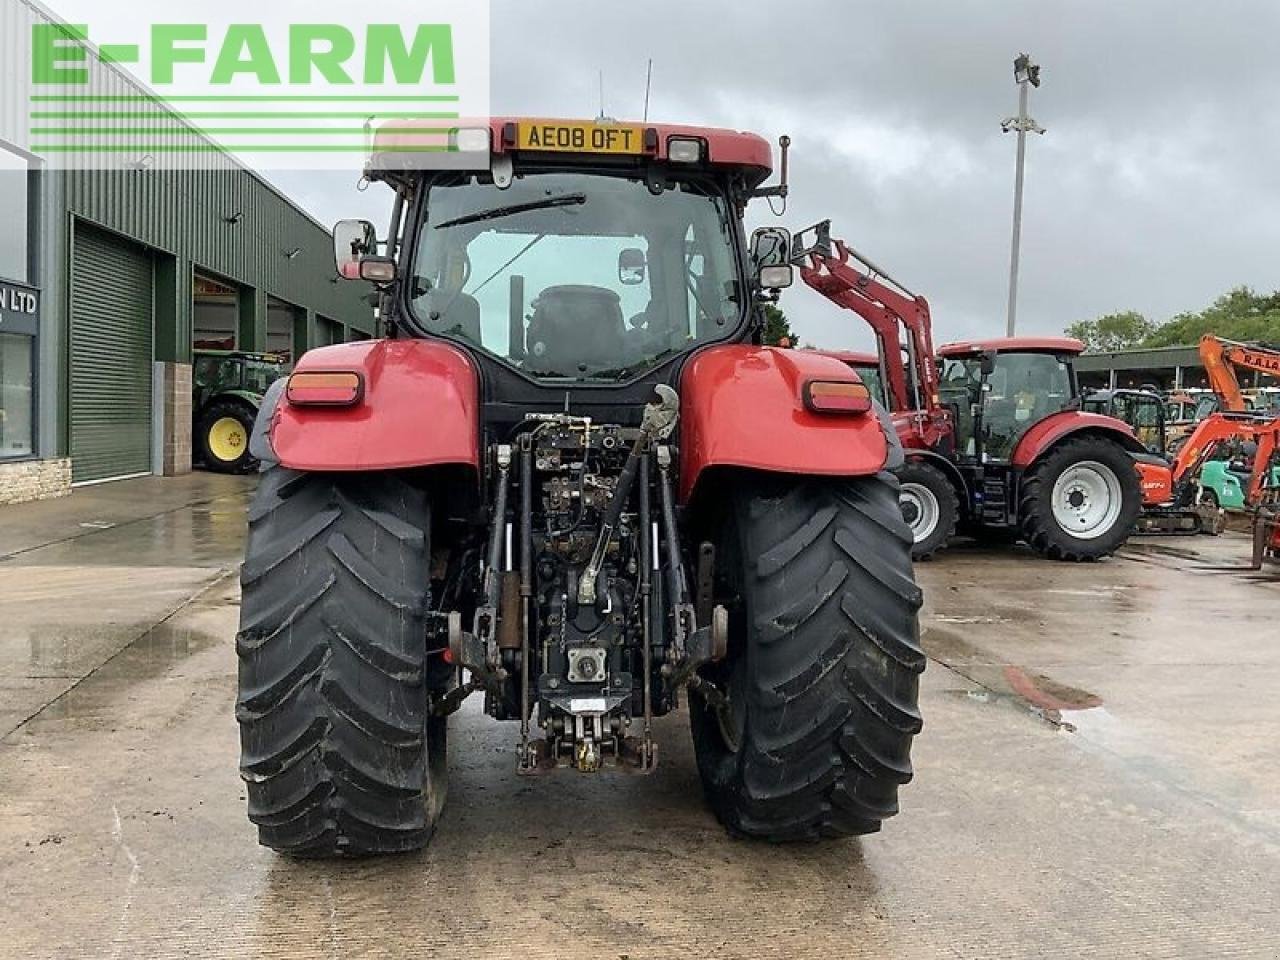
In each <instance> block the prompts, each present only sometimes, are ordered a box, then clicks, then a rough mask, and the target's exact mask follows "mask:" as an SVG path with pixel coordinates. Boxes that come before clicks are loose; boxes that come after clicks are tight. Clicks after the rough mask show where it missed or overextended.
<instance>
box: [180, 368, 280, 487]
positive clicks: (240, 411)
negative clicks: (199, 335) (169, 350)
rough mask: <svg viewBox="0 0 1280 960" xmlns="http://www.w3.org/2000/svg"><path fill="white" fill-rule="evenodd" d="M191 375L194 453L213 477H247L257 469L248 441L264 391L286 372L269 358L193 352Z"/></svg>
mask: <svg viewBox="0 0 1280 960" xmlns="http://www.w3.org/2000/svg"><path fill="white" fill-rule="evenodd" d="M194 359H195V363H194V366H193V370H192V378H191V379H192V399H191V414H192V423H193V434H192V436H193V438H194V443H193V446H194V452H195V454H196V457H197V458H198V460H199V461H200V462H202V463H203V464H204V466H205V467H206V468H207V469H209V470H213V471H216V472H218V473H247V472H248V471H250V470H252V469H254V468H255V467H256V466H257V463H258V462H257V460H255V459H254V458H253V456H252V455H251V454H250V453H249V436H250V435H251V434H252V433H253V421H254V419H255V418H256V417H257V416H258V408H259V407H260V406H261V405H262V397H263V395H264V394H265V393H266V392H267V388H268V387H269V386H271V384H272V383H274V382H275V381H276V380H278V379H280V378H281V377H283V376H284V375H285V374H286V373H288V372H289V365H288V363H287V362H286V361H285V360H284V358H282V357H280V356H277V355H276V354H271V353H242V352H239V351H232V350H197V351H195V358H194Z"/></svg>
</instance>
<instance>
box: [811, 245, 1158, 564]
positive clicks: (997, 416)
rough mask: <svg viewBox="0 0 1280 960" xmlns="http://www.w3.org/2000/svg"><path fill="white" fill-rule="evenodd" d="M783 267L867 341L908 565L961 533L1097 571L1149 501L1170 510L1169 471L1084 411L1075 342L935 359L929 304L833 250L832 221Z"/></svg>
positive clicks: (991, 343)
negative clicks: (894, 438) (891, 444)
mask: <svg viewBox="0 0 1280 960" xmlns="http://www.w3.org/2000/svg"><path fill="white" fill-rule="evenodd" d="M810 234H812V237H811V238H810V236H809V235H810ZM792 256H793V260H794V261H795V262H796V263H798V264H799V265H800V268H801V275H802V276H803V278H804V280H805V282H806V283H807V284H808V285H809V286H810V287H812V288H813V289H814V290H816V291H817V292H819V293H821V294H822V295H823V296H825V297H827V298H828V299H829V300H831V301H832V302H833V303H836V304H837V305H839V306H841V307H844V308H845V309H848V310H852V311H854V312H855V313H857V314H858V315H859V316H861V317H862V318H863V319H865V320H866V321H867V322H868V323H869V324H870V326H871V328H872V331H873V332H874V333H875V336H876V340H877V343H878V346H879V357H878V359H879V374H880V381H879V382H881V383H883V384H884V386H885V395H886V398H887V400H888V407H889V411H890V415H891V417H892V421H893V425H894V428H895V430H896V432H897V433H898V436H899V438H900V439H901V441H902V445H903V447H904V448H905V450H906V462H905V463H904V465H903V466H902V467H901V468H900V469H899V470H898V471H897V472H898V476H899V477H900V479H901V481H902V490H901V497H902V512H903V516H904V518H905V519H906V520H907V522H908V524H909V525H910V526H911V530H912V535H913V539H914V543H915V546H914V548H913V551H912V552H913V556H915V558H916V559H923V558H926V557H929V556H932V555H933V554H934V553H935V552H936V551H938V550H939V549H941V548H942V547H943V546H945V545H946V543H947V541H948V540H949V539H950V538H951V536H952V534H954V533H955V532H956V530H957V529H960V530H963V531H964V532H966V533H969V534H971V535H974V536H976V537H979V538H990V539H1009V540H1013V539H1019V538H1020V539H1023V540H1025V541H1026V542H1027V543H1028V544H1030V546H1031V547H1032V548H1033V549H1034V550H1036V551H1037V552H1039V553H1041V554H1043V555H1044V556H1046V557H1049V558H1052V559H1055V560H1077V561H1079V560H1094V559H1097V558H1099V557H1105V556H1107V555H1109V554H1111V553H1114V552H1115V551H1116V550H1117V549H1118V548H1119V547H1120V546H1121V545H1122V544H1123V543H1124V542H1125V541H1126V540H1127V539H1128V537H1129V535H1130V533H1131V532H1132V530H1133V528H1134V524H1135V522H1136V520H1137V518H1138V515H1139V513H1140V512H1141V510H1142V507H1143V503H1144V499H1145V500H1146V501H1147V502H1149V503H1151V504H1159V503H1163V502H1165V500H1167V499H1168V495H1169V493H1170V490H1169V484H1168V467H1167V465H1166V464H1165V463H1164V461H1162V460H1161V459H1160V458H1159V457H1156V456H1154V455H1152V454H1150V453H1149V452H1148V451H1147V450H1146V449H1145V448H1144V447H1143V445H1142V444H1141V443H1140V442H1139V441H1138V439H1137V438H1136V437H1135V436H1134V433H1133V430H1132V428H1130V427H1129V426H1128V425H1127V424H1125V423H1122V422H1121V421H1119V420H1116V419H1114V418H1112V417H1105V416H1100V415H1097V414H1092V413H1085V412H1083V411H1081V409H1080V403H1081V399H1080V391H1079V388H1078V385H1077V382H1076V377H1075V371H1074V366H1073V362H1074V359H1075V357H1076V356H1077V355H1078V354H1079V353H1080V352H1081V351H1082V350H1083V349H1084V348H1083V345H1082V344H1081V343H1080V342H1079V341H1077V340H1069V339H1064V338H1056V337H1022V338H1014V339H997V340H985V341H975V342H967V343H953V344H948V345H946V346H944V347H942V348H941V349H939V350H936V351H935V350H934V347H933V339H932V337H933V334H932V321H931V317H930V313H929V304H928V302H927V301H926V300H925V298H924V297H921V296H918V295H916V294H914V293H912V292H911V291H910V290H908V289H907V288H906V287H905V286H903V285H902V284H900V283H897V282H896V281H895V280H893V278H891V277H890V276H888V274H887V273H885V271H884V270H882V269H881V268H879V267H877V266H876V265H875V264H874V263H872V262H871V261H870V260H868V259H867V258H866V257H863V256H862V255H861V254H859V253H858V252H857V251H856V250H854V249H853V248H852V247H850V246H849V245H848V244H846V243H844V242H842V241H840V240H833V239H832V237H831V234H830V223H829V222H823V223H820V224H818V225H817V226H816V227H812V228H810V229H808V230H804V231H801V232H800V233H799V234H797V235H796V239H795V244H794V247H793V252H792ZM904 330H905V332H906V335H905V337H904V335H903V331H904ZM851 366H853V367H854V368H855V369H856V368H857V367H858V364H857V363H854V364H851Z"/></svg>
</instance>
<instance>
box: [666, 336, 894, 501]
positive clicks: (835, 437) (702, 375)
mask: <svg viewBox="0 0 1280 960" xmlns="http://www.w3.org/2000/svg"><path fill="white" fill-rule="evenodd" d="M809 380H831V381H842V382H854V381H857V380H858V377H857V375H856V374H855V373H854V372H853V371H852V370H851V369H849V367H848V366H847V365H846V364H844V363H841V362H840V361H839V360H837V359H835V358H834V357H829V356H824V355H822V354H820V353H816V352H812V351H808V350H784V349H779V348H776V347H753V346H747V345H743V344H726V345H724V346H719V347H710V348H708V349H706V350H703V351H702V352H700V353H698V354H697V355H696V356H695V357H694V358H693V359H692V360H691V361H689V363H688V365H687V366H686V367H685V369H684V374H683V377H682V379H681V390H680V395H681V411H680V413H681V421H680V422H681V435H680V499H681V501H687V500H688V499H689V496H690V494H692V492H693V489H694V486H695V485H696V484H697V482H698V477H699V476H700V475H701V474H702V471H703V470H705V469H707V468H708V467H715V466H735V467H751V468H753V469H757V470H769V471H773V472H776V473H802V474H820V475H825V476H848V477H853V476H865V475H868V474H873V473H876V472H878V471H879V470H881V469H883V467H884V465H885V462H886V461H887V460H888V456H889V442H888V440H887V439H886V438H885V435H884V430H883V429H882V427H881V425H880V420H879V418H878V417H877V416H876V415H875V413H874V412H869V413H864V414H857V415H833V414H817V413H812V412H810V411H809V410H807V409H806V408H805V406H804V400H803V389H804V385H805V383H806V382H807V381H809Z"/></svg>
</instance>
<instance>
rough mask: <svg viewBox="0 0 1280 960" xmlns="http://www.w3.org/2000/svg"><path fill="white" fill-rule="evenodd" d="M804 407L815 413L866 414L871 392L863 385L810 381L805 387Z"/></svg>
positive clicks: (869, 404) (869, 406) (847, 382)
mask: <svg viewBox="0 0 1280 960" xmlns="http://www.w3.org/2000/svg"><path fill="white" fill-rule="evenodd" d="M804 405H805V406H806V407H808V408H809V409H810V410H812V411H813V412H814V413H866V412H867V411H869V410H870V409H871V391H870V390H868V389H867V387H866V384H863V383H852V382H849V381H834V380H810V381H809V382H808V383H806V384H805V385H804Z"/></svg>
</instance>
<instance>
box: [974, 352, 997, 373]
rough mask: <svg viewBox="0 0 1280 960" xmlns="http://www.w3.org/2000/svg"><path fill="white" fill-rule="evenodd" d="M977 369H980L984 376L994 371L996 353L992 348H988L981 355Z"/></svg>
mask: <svg viewBox="0 0 1280 960" xmlns="http://www.w3.org/2000/svg"><path fill="white" fill-rule="evenodd" d="M978 369H979V370H981V371H982V375H983V376H984V377H989V376H991V375H992V374H993V373H995V372H996V355H995V352H994V351H992V350H988V351H987V352H986V353H984V354H983V355H982V359H981V360H979V361H978Z"/></svg>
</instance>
